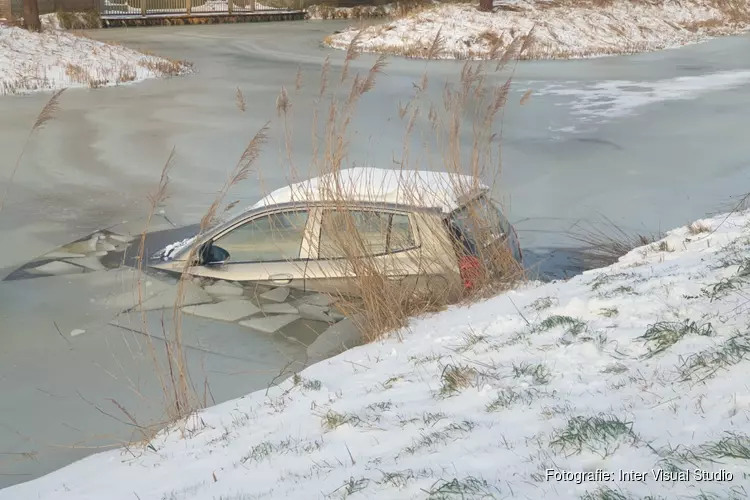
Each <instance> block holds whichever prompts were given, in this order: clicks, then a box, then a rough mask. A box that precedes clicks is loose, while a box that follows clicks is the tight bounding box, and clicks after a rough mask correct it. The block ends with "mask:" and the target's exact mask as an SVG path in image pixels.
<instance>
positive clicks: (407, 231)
mask: <svg viewBox="0 0 750 500" xmlns="http://www.w3.org/2000/svg"><path fill="white" fill-rule="evenodd" d="M414 245H415V242H414V233H413V232H412V229H411V224H410V223H409V216H408V215H404V214H393V216H392V218H391V232H390V238H389V240H388V251H389V252H398V251H401V250H408V249H409V248H414Z"/></svg>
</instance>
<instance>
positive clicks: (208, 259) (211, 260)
mask: <svg viewBox="0 0 750 500" xmlns="http://www.w3.org/2000/svg"><path fill="white" fill-rule="evenodd" d="M227 260H229V252H227V251H226V250H224V249H223V248H221V247H217V246H214V244H213V241H208V242H206V243H205V244H204V245H203V246H202V247H201V249H200V251H199V252H198V265H201V266H210V265H219V264H223V263H225V262H226V261H227Z"/></svg>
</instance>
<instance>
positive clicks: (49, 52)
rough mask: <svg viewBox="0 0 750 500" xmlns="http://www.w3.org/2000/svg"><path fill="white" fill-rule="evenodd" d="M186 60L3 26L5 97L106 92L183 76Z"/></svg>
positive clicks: (0, 84) (0, 64) (0, 86)
mask: <svg viewBox="0 0 750 500" xmlns="http://www.w3.org/2000/svg"><path fill="white" fill-rule="evenodd" d="M189 71H190V66H189V65H188V64H187V63H184V62H181V61H171V60H168V59H165V58H162V57H157V56H151V55H146V54H143V53H140V52H138V51H135V50H132V49H129V48H127V47H123V46H120V45H110V44H107V43H104V42H99V41H96V40H92V39H90V38H85V37H82V36H77V35H74V34H72V33H67V32H64V31H56V30H47V31H44V32H42V33H32V32H29V31H26V30H23V29H21V28H15V27H8V26H0V95H5V94H17V93H25V92H30V91H36V90H55V89H61V88H65V87H89V88H95V87H102V86H108V85H119V84H122V83H129V82H138V81H141V80H145V79H147V78H160V77H166V76H175V75H182V74H185V73H187V72H189Z"/></svg>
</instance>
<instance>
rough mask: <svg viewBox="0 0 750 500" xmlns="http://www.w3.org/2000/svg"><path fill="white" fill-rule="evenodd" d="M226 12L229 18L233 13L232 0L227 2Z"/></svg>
mask: <svg viewBox="0 0 750 500" xmlns="http://www.w3.org/2000/svg"><path fill="white" fill-rule="evenodd" d="M227 12H228V13H229V15H230V16H231V15H232V13H233V12H234V0H227Z"/></svg>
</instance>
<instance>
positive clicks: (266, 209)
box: [4, 168, 522, 345]
mask: <svg viewBox="0 0 750 500" xmlns="http://www.w3.org/2000/svg"><path fill="white" fill-rule="evenodd" d="M160 219H163V220H162V221H160ZM144 225H145V223H144V221H140V220H134V221H123V222H122V223H120V224H116V225H114V226H111V227H108V228H104V229H101V230H99V231H96V232H95V233H93V234H90V235H88V236H85V237H83V238H80V239H77V240H76V241H73V242H71V243H68V244H66V245H64V246H62V247H59V248H56V249H54V250H53V251H51V252H48V253H46V254H45V255H42V256H40V257H38V258H36V259H33V260H32V261H30V262H28V263H26V264H24V265H23V266H21V267H20V268H17V269H15V270H13V271H12V272H10V274H8V275H6V276H5V277H4V280H26V279H45V278H51V280H52V281H51V283H57V284H58V285H57V286H59V284H61V283H65V284H73V285H76V284H77V285H76V286H78V287H79V288H78V289H79V290H82V292H80V298H81V304H82V305H81V310H82V311H86V313H85V314H84V317H88V315H89V313H91V314H94V312H95V313H96V315H100V316H101V315H103V316H106V318H105V320H106V321H109V320H110V319H111V318H110V317H109V316H113V317H114V319H112V321H114V322H115V323H117V325H118V326H122V325H121V324H120V323H122V324H123V325H124V327H127V328H131V329H132V328H134V327H133V322H132V321H131V318H130V317H129V316H128V314H129V312H132V311H135V310H141V311H146V312H149V313H151V312H152V311H153V314H151V315H149V316H148V317H149V318H150V319H149V321H152V322H153V323H154V325H153V326H152V330H154V331H156V330H159V328H161V327H160V326H159V325H160V324H161V323H160V322H161V321H162V320H163V315H164V310H165V309H173V308H174V307H175V306H176V305H178V304H179V307H180V308H181V311H182V312H183V313H186V315H187V316H186V320H185V321H186V323H184V325H186V326H185V328H187V330H188V331H190V332H192V335H194V336H201V335H203V334H204V333H201V332H204V331H211V332H214V328H213V327H212V326H210V325H209V324H207V323H202V322H201V321H202V320H203V319H210V320H219V321H223V322H225V323H227V322H229V323H235V324H236V328H239V329H240V330H241V331H254V332H261V333H264V334H273V335H277V334H278V335H280V336H282V337H285V338H286V339H288V340H290V341H292V342H293V343H296V344H299V343H302V344H304V345H311V344H312V342H314V341H315V339H317V338H318V335H321V336H323V337H324V338H327V337H325V335H324V332H326V331H327V330H328V329H329V328H330V329H333V330H332V331H336V332H340V331H342V330H343V329H345V328H351V326H352V322H351V321H349V322H347V324H345V325H342V323H343V322H344V321H345V319H347V317H348V316H349V315H351V314H352V311H351V310H350V308H347V307H346V306H345V304H346V302H347V301H339V300H338V298H339V297H341V296H348V297H356V296H357V295H358V294H359V292H360V291H361V290H362V288H360V287H361V286H363V285H366V286H373V284H374V286H375V287H381V286H385V283H384V282H383V280H384V279H385V280H387V282H388V283H391V284H393V285H395V287H394V288H395V290H396V291H397V292H398V293H399V294H402V296H408V295H409V294H411V293H412V292H416V291H427V292H429V293H433V292H437V293H440V294H443V293H452V292H453V291H456V293H458V294H461V293H462V292H463V291H464V288H470V287H474V286H476V284H477V282H478V281H480V280H481V278H482V277H483V276H486V274H484V275H483V274H482V271H485V270H499V271H500V272H505V271H506V270H507V269H508V268H509V267H508V266H507V265H500V266H498V269H495V264H494V263H493V257H496V256H498V255H499V256H500V257H501V260H502V259H506V261H510V263H511V264H513V265H515V266H516V267H518V268H520V267H521V262H522V255H521V249H520V247H519V244H518V238H517V236H516V233H515V230H514V229H513V227H512V226H511V224H510V223H509V222H508V220H507V218H506V217H505V215H504V214H503V212H502V211H501V210H500V209H499V208H498V205H497V204H496V203H494V202H493V201H492V200H491V198H490V190H489V189H488V188H487V187H486V186H484V185H481V184H479V183H477V182H476V179H474V178H471V177H467V176H458V175H452V174H447V173H436V172H423V171H404V170H401V171H392V170H380V169H373V168H353V169H346V170H342V171H340V172H338V173H337V174H336V175H335V176H332V175H326V176H321V177H316V178H313V179H310V180H308V181H305V182H300V183H297V184H292V185H290V186H287V187H285V188H282V189H279V190H276V191H274V192H272V193H271V194H269V195H268V196H266V197H265V198H263V199H262V200H260V201H259V202H258V203H256V204H255V205H254V206H252V207H250V208H249V209H247V210H245V211H243V212H242V213H240V214H239V215H237V216H235V217H234V218H232V219H231V220H228V221H224V222H221V223H218V224H216V225H215V226H214V227H212V228H210V229H208V230H206V231H202V232H200V231H199V228H198V227H197V226H184V227H175V226H174V225H173V224H172V223H171V222H170V221H169V220H168V219H167V218H166V217H162V216H158V215H155V216H153V217H152V218H150V219H149V232H148V233H147V234H145V235H141V233H142V232H143V230H144ZM175 240H178V241H177V243H172V244H169V245H167V243H169V242H171V241H175ZM160 248H161V250H158V251H156V252H154V250H157V249H160ZM152 252H153V253H152ZM143 264H145V266H144V265H143ZM505 264H508V262H505ZM511 267H512V266H511ZM139 270H145V271H147V273H148V274H149V275H150V276H149V277H148V278H146V279H143V280H141V274H140V272H139ZM183 273H187V275H188V276H190V277H191V279H189V280H183V281H182V282H181V285H180V280H178V279H177V278H179V277H180V276H182V275H183ZM373 273H374V274H373ZM75 275H80V276H78V277H76V276H75ZM55 277H64V279H56V278H55ZM371 277H374V278H375V279H374V280H370V278H371ZM368 280H369V281H368ZM50 286H52V285H50ZM66 286H67V285H66ZM52 289H54V286H52ZM136 289H138V290H139V292H138V293H136V292H135V291H136ZM371 289H372V288H371ZM378 289H379V288H378ZM451 297H452V296H451ZM449 298H450V297H449ZM110 313H111V314H110ZM118 318H119V319H118ZM106 321H105V322H106ZM110 324H114V323H112V322H110ZM92 328H93V327H92ZM206 329H208V330H206ZM339 329H341V330H339ZM211 335H212V338H213V335H215V333H211ZM337 335H338V334H337ZM353 338H354V337H353ZM328 341H330V339H328V340H327V341H326V342H328ZM337 342H338V341H337ZM337 345H338V344H337Z"/></svg>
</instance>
